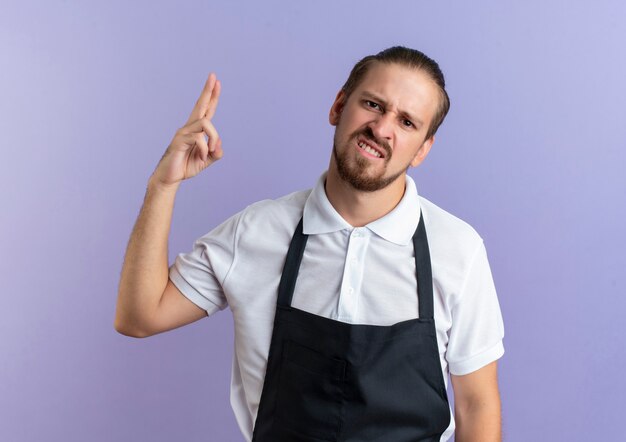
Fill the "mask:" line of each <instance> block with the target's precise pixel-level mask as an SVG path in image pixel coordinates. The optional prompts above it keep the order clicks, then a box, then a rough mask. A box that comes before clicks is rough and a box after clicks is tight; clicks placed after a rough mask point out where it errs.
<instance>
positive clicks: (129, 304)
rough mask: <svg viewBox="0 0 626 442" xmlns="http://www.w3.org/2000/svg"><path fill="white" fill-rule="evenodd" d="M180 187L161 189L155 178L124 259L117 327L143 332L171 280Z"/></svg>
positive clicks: (150, 184) (132, 331) (118, 301)
mask: <svg viewBox="0 0 626 442" xmlns="http://www.w3.org/2000/svg"><path fill="white" fill-rule="evenodd" d="M178 186H179V184H175V185H172V186H169V187H166V186H159V185H157V184H156V183H155V181H154V180H153V179H152V178H151V179H150V180H149V182H148V188H147V190H146V195H145V198H144V202H143V206H142V208H141V211H140V213H139V216H138V217H137V221H136V222H135V226H134V228H133V231H132V234H131V236H130V240H129V242H128V246H127V249H126V255H125V258H124V265H123V267H122V274H121V278H120V286H119V292H118V300H117V310H116V316H115V328H116V329H117V330H118V331H119V332H121V333H124V334H131V335H137V334H140V333H141V324H142V323H144V322H145V319H146V318H147V317H149V316H150V315H151V314H152V312H154V311H155V310H156V308H157V306H158V304H159V301H160V298H161V295H162V294H163V291H164V289H165V286H166V285H167V280H168V270H169V266H168V247H167V246H168V238H169V232H170V226H171V221H172V213H173V211H174V200H175V197H176V191H177V190H178Z"/></svg>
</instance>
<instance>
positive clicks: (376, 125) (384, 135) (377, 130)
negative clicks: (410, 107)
mask: <svg viewBox="0 0 626 442" xmlns="http://www.w3.org/2000/svg"><path fill="white" fill-rule="evenodd" d="M393 123H394V120H393V115H392V113H391V112H386V113H384V114H379V115H377V116H376V118H375V119H374V120H372V121H371V122H370V124H369V127H370V129H372V132H373V133H374V136H376V138H378V139H384V140H390V139H391V136H392V134H393Z"/></svg>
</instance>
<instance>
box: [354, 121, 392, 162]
mask: <svg viewBox="0 0 626 442" xmlns="http://www.w3.org/2000/svg"><path fill="white" fill-rule="evenodd" d="M359 136H361V137H363V138H365V139H366V140H368V141H371V142H373V143H375V144H377V145H378V146H380V147H381V148H382V149H384V151H385V158H387V159H388V158H391V146H389V143H387V141H386V140H381V139H379V138H376V135H374V132H373V131H372V128H371V127H366V128H365V129H362V130H357V131H355V132H354V133H353V134H352V137H353V138H357V137H359Z"/></svg>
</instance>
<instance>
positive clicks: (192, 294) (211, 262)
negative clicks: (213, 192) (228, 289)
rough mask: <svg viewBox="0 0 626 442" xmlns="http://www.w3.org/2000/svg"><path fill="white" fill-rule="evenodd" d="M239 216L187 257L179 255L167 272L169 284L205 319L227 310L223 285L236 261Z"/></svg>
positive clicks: (199, 241) (209, 235) (206, 237)
mask: <svg viewBox="0 0 626 442" xmlns="http://www.w3.org/2000/svg"><path fill="white" fill-rule="evenodd" d="M241 216H242V213H238V214H237V215H234V216H232V217H231V218H229V219H228V220H226V221H225V222H223V223H222V224H221V225H219V226H218V227H216V228H215V229H213V230H212V231H210V232H209V233H207V234H206V235H204V236H202V237H201V238H198V239H197V240H196V241H195V242H194V244H193V249H192V251H191V252H189V253H180V254H179V255H178V256H177V257H176V259H175V260H174V263H173V264H172V266H171V267H170V269H169V278H170V280H171V281H172V283H173V284H174V285H175V286H176V287H177V288H178V290H180V291H181V292H182V294H183V295H185V297H187V298H188V299H189V300H190V301H191V302H193V303H194V304H196V305H197V306H198V307H200V308H202V309H204V310H206V312H207V314H208V315H211V314H213V313H215V312H216V311H218V310H223V309H224V308H226V307H227V306H228V302H227V299H226V296H225V294H224V290H223V285H224V281H225V279H226V277H227V275H228V272H229V271H230V269H231V267H232V265H233V262H234V260H235V256H236V253H235V248H236V243H237V229H238V227H239V222H240V219H241Z"/></svg>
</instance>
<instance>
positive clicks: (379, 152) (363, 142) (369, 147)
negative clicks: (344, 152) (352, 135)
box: [357, 137, 385, 158]
mask: <svg viewBox="0 0 626 442" xmlns="http://www.w3.org/2000/svg"><path fill="white" fill-rule="evenodd" d="M357 145H358V146H359V147H360V148H361V149H363V150H364V151H365V152H367V153H369V154H370V155H373V156H375V157H377V158H385V149H383V148H382V147H380V146H379V145H378V144H376V143H375V142H373V141H371V140H368V139H365V138H363V137H359V138H357Z"/></svg>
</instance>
